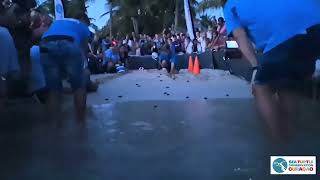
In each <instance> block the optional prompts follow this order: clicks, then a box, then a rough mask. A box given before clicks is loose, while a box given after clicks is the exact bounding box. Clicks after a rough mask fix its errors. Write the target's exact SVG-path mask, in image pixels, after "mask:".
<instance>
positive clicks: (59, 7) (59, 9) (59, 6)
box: [56, 4, 63, 13]
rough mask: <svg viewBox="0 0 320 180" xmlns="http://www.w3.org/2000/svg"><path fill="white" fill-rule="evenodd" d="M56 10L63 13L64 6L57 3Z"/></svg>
mask: <svg viewBox="0 0 320 180" xmlns="http://www.w3.org/2000/svg"><path fill="white" fill-rule="evenodd" d="M56 11H57V12H58V13H62V11H63V7H62V5H61V4H57V5H56Z"/></svg>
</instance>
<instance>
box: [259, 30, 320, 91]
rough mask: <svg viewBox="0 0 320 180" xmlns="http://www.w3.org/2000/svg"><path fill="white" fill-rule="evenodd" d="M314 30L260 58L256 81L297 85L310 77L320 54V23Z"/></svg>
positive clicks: (284, 43)
mask: <svg viewBox="0 0 320 180" xmlns="http://www.w3.org/2000/svg"><path fill="white" fill-rule="evenodd" d="M310 29H311V31H310ZM310 29H309V30H308V34H303V35H296V36H295V37H293V38H291V39H289V40H287V41H285V42H283V43H282V44H280V45H278V46H277V47H275V48H273V49H271V50H270V51H269V52H267V53H265V54H264V55H263V56H262V57H261V58H259V65H258V70H257V74H256V76H255V84H260V85H263V84H269V85H274V86H276V87H281V86H284V87H291V86H295V87H296V86H299V84H300V83H301V82H302V81H304V80H307V79H310V78H311V77H312V75H313V73H314V71H315V61H316V59H317V57H318V55H319V53H320V51H319V46H320V38H319V37H320V26H314V27H312V28H310Z"/></svg>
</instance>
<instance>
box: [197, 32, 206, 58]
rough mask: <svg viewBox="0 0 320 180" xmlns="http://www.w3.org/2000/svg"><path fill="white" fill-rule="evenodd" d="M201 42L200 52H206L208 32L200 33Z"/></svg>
mask: <svg viewBox="0 0 320 180" xmlns="http://www.w3.org/2000/svg"><path fill="white" fill-rule="evenodd" d="M198 41H199V43H200V48H201V50H200V52H201V53H204V52H205V51H206V49H207V38H206V33H204V32H203V33H200V38H199V39H198Z"/></svg>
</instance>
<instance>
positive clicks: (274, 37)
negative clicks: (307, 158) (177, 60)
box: [224, 0, 320, 140]
mask: <svg viewBox="0 0 320 180" xmlns="http://www.w3.org/2000/svg"><path fill="white" fill-rule="evenodd" d="M224 12H225V13H224V14H225V17H226V20H227V27H228V28H227V29H228V31H229V33H232V34H233V36H234V38H235V39H236V41H237V42H238V44H239V47H240V49H241V51H242V53H243V54H244V56H245V57H246V58H247V59H248V61H249V62H250V63H251V66H252V68H253V69H255V72H256V73H254V75H255V76H253V94H254V96H255V100H256V104H257V108H258V110H259V112H260V114H261V116H262V118H263V119H264V120H265V122H266V124H267V126H268V128H269V129H270V130H271V135H272V137H274V138H277V139H278V138H281V139H283V140H285V139H286V138H287V137H290V135H291V130H292V129H293V128H292V127H293V124H292V123H293V122H294V120H295V118H297V117H298V116H297V112H298V110H299V108H298V102H299V95H298V93H297V91H296V87H299V86H301V82H303V81H304V80H306V79H310V78H311V76H312V74H313V72H314V69H315V60H316V58H317V57H318V56H319V54H320V48H319V47H320V46H319V42H320V14H319V12H320V1H318V0H305V1H301V0H291V1H290V5H288V1H277V0H268V1H255V0H242V1H237V0H227V1H226V4H225V6H224ZM274 17H277V23H272V22H273V21H274ZM279 30H281V31H279ZM251 41H253V42H254V43H255V44H256V46H257V48H258V49H261V50H262V51H263V52H264V54H263V56H262V58H261V59H260V58H259V59H258V58H257V56H256V54H255V49H254V48H253V46H252V43H251ZM275 94H277V96H276V97H277V98H275Z"/></svg>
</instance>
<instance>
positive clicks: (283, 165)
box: [272, 158, 288, 173]
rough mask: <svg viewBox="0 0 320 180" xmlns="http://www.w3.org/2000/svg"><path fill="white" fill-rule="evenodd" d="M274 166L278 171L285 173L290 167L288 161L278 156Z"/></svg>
mask: <svg viewBox="0 0 320 180" xmlns="http://www.w3.org/2000/svg"><path fill="white" fill-rule="evenodd" d="M272 167H273V169H274V171H276V172H277V173H284V172H285V171H286V170H287V169H288V162H287V161H286V160H284V159H283V158H278V159H276V160H274V161H273V164H272Z"/></svg>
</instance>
